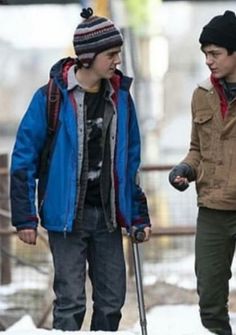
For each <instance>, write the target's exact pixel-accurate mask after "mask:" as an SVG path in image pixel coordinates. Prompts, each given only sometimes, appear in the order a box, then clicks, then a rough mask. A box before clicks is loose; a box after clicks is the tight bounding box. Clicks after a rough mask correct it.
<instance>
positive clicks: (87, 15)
mask: <svg viewBox="0 0 236 335" xmlns="http://www.w3.org/2000/svg"><path fill="white" fill-rule="evenodd" d="M80 15H81V17H82V18H84V21H83V22H82V23H80V24H79V25H78V26H77V28H76V30H75V33H74V38H73V45H74V50H75V54H76V55H77V57H78V59H79V61H80V62H81V63H82V65H83V66H84V67H86V68H88V67H90V65H91V63H92V62H93V60H94V57H95V56H96V55H97V54H98V53H100V52H103V51H105V50H108V49H111V48H114V47H117V46H121V45H122V44H123V37H122V35H121V32H120V30H119V28H118V27H116V26H115V24H114V23H113V22H112V21H111V20H109V19H108V18H106V17H99V16H95V15H93V10H92V8H90V7H89V8H87V9H85V8H84V9H83V10H82V12H81V14H80Z"/></svg>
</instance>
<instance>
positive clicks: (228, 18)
mask: <svg viewBox="0 0 236 335" xmlns="http://www.w3.org/2000/svg"><path fill="white" fill-rule="evenodd" d="M199 42H200V43H201V44H202V45H205V44H215V45H218V46H219V47H223V48H226V49H231V50H234V51H236V16H235V13H234V12H232V11H230V10H227V11H225V13H224V14H223V15H218V16H215V17H213V19H212V20H211V21H210V22H209V23H208V24H207V25H206V26H204V27H203V30H202V33H201V35H200V38H199Z"/></svg>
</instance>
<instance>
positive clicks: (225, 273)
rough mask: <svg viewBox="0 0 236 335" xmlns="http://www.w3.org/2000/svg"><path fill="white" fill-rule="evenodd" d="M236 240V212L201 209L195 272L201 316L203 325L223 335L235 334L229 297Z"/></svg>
mask: <svg viewBox="0 0 236 335" xmlns="http://www.w3.org/2000/svg"><path fill="white" fill-rule="evenodd" d="M235 239H236V211H223V210H215V209H208V208H204V207H201V208H199V212H198V219H197V232H196V243H195V248H196V249H195V253H196V259H195V271H196V276H197V292H198V295H199V306H200V316H201V320H202V324H203V325H204V326H205V327H206V328H207V329H208V330H209V331H211V332H212V333H214V334H219V335H232V330H231V327H230V323H229V314H228V295H229V279H230V278H231V264H232V260H233V255H234V250H235Z"/></svg>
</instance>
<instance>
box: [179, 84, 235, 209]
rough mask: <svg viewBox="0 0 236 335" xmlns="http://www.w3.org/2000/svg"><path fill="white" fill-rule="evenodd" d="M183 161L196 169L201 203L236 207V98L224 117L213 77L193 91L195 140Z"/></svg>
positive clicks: (211, 205) (193, 136) (208, 205)
mask: <svg viewBox="0 0 236 335" xmlns="http://www.w3.org/2000/svg"><path fill="white" fill-rule="evenodd" d="M183 161H184V162H185V163H187V164H189V165H191V166H192V167H193V168H194V170H195V171H196V175H197V177H196V189H197V194H198V205H199V206H204V207H208V208H214V209H222V210H236V100H235V99H234V100H233V101H232V102H231V103H230V104H229V105H228V111H227V115H226V116H225V118H224V119H223V118H222V115H221V110H220V98H219V95H218V93H217V91H216V89H215V88H214V86H213V85H212V83H211V81H210V79H208V80H206V81H204V82H203V83H201V84H200V85H199V86H198V88H197V89H196V90H195V91H194V93H193V98H192V133H191V143H190V149H189V152H188V154H187V156H186V157H185V159H184V160H183Z"/></svg>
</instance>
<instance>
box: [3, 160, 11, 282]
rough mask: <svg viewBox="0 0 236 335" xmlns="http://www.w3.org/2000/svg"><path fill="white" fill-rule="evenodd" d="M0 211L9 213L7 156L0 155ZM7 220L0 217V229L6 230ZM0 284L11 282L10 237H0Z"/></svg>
mask: <svg viewBox="0 0 236 335" xmlns="http://www.w3.org/2000/svg"><path fill="white" fill-rule="evenodd" d="M0 176H1V178H0V209H3V210H6V211H9V174H8V155H7V154H0ZM9 226H10V221H9V218H6V217H4V216H0V228H1V229H4V230H8V229H9ZM0 246H1V249H0V284H1V285H6V284H9V283H10V282H11V264H10V258H9V255H8V253H9V252H10V247H11V244H10V235H9V234H3V235H0Z"/></svg>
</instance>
